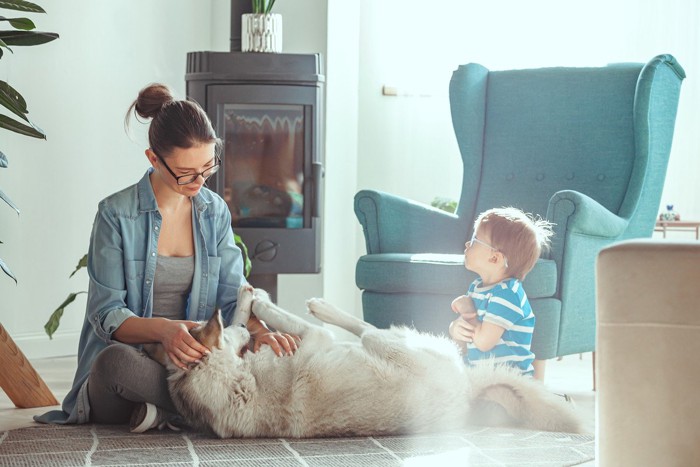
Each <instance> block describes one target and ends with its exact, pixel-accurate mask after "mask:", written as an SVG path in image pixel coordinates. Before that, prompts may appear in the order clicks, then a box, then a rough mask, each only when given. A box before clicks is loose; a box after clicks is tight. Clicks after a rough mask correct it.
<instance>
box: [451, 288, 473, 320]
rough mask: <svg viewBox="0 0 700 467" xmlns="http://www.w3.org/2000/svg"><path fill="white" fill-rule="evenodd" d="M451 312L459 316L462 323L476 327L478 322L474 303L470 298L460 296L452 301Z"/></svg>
mask: <svg viewBox="0 0 700 467" xmlns="http://www.w3.org/2000/svg"><path fill="white" fill-rule="evenodd" d="M452 311H453V312H455V313H457V314H458V315H460V316H461V317H462V319H463V320H464V321H467V322H468V323H470V324H472V325H476V324H477V323H478V320H477V319H476V316H477V315H476V307H475V306H474V301H473V300H472V299H471V297H468V296H466V295H461V296H459V297H457V298H455V299H454V300H452Z"/></svg>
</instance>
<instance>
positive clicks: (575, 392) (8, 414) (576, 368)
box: [0, 354, 595, 434]
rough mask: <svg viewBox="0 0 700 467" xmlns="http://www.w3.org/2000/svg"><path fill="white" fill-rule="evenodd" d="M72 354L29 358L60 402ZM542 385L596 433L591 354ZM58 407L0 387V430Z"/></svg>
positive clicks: (573, 358) (566, 361) (569, 362)
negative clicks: (20, 401) (17, 398)
mask: <svg viewBox="0 0 700 467" xmlns="http://www.w3.org/2000/svg"><path fill="white" fill-rule="evenodd" d="M76 363H77V362H76V358H75V357H61V358H49V359H38V360H32V365H34V368H36V370H37V372H38V373H39V374H40V375H41V377H42V378H43V379H44V381H45V382H46V384H47V385H48V386H49V388H50V389H51V390H52V391H53V393H54V395H55V396H56V399H58V400H59V401H62V400H63V398H64V397H65V395H66V394H67V393H68V391H69V390H70V386H71V383H72V381H73V373H74V372H75V368H76ZM545 385H546V386H547V387H548V388H549V389H550V390H551V391H552V392H556V393H566V394H569V395H570V396H572V398H573V399H574V402H575V404H576V407H577V409H578V410H579V411H580V412H581V414H582V416H583V419H584V427H585V431H586V432H587V433H590V434H594V433H595V392H593V391H592V388H593V370H592V362H591V354H584V355H582V356H579V355H570V356H568V357H564V358H563V359H562V360H550V361H549V362H547V370H546V377H545ZM52 408H58V407H40V408H36V409H17V408H15V407H14V405H13V404H12V402H11V401H10V399H9V398H8V397H7V396H6V395H5V393H4V392H2V391H1V390H0V432H1V431H5V430H11V429H15V428H22V427H27V426H32V425H34V424H35V422H34V421H33V420H32V416H33V415H35V414H41V413H44V412H45V411H46V410H49V409H52Z"/></svg>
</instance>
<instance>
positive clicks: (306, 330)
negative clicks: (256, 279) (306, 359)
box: [252, 289, 332, 339]
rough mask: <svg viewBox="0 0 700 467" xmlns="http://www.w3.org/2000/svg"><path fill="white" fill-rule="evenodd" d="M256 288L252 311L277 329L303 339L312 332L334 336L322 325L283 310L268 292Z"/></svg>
mask: <svg viewBox="0 0 700 467" xmlns="http://www.w3.org/2000/svg"><path fill="white" fill-rule="evenodd" d="M258 291H259V289H255V298H254V300H253V306H252V311H253V314H255V316H257V317H258V318H259V319H261V320H263V321H265V323H267V324H269V325H270V326H271V327H273V328H274V329H275V330H277V331H279V332H286V333H288V334H293V335H296V336H299V337H301V338H302V339H303V338H304V337H306V336H308V335H309V334H311V333H315V334H319V335H321V334H322V335H327V336H329V337H331V336H332V334H331V332H330V331H328V330H327V329H323V328H322V327H320V326H316V325H314V324H311V323H309V322H307V321H305V320H303V319H302V318H299V317H298V316H295V315H293V314H292V313H289V312H288V311H286V310H283V309H282V308H280V307H279V306H277V305H275V304H274V303H272V302H271V301H270V300H269V297H268V296H267V294H266V293H264V292H263V293H262V294H261V293H259V292H258Z"/></svg>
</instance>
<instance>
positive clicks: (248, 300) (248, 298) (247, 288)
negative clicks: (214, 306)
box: [236, 284, 255, 312]
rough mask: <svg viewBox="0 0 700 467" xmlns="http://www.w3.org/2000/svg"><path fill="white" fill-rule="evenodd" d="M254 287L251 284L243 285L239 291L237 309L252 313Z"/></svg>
mask: <svg viewBox="0 0 700 467" xmlns="http://www.w3.org/2000/svg"><path fill="white" fill-rule="evenodd" d="M254 290H255V289H253V286H252V285H250V284H243V285H241V287H240V288H239V289H238V303H237V305H236V308H237V309H238V310H241V311H248V312H250V307H251V305H252V303H253V293H254Z"/></svg>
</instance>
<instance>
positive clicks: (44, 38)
mask: <svg viewBox="0 0 700 467" xmlns="http://www.w3.org/2000/svg"><path fill="white" fill-rule="evenodd" d="M0 39H2V40H3V41H4V42H5V44H6V45H20V46H25V45H26V46H29V45H40V44H45V43H47V42H51V41H52V40H55V39H58V34H56V33H55V32H40V31H0Z"/></svg>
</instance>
